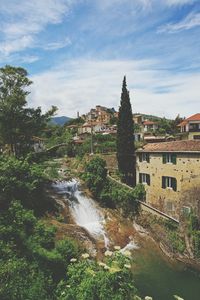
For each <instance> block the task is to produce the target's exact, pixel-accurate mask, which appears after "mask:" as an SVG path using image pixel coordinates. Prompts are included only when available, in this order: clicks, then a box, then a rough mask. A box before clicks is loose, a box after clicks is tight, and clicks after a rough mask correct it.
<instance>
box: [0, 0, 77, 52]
mask: <svg viewBox="0 0 200 300" xmlns="http://www.w3.org/2000/svg"><path fill="white" fill-rule="evenodd" d="M74 2H75V1H72V0H45V1H44V0H43V1H41V0H31V1H27V0H21V1H20V5H19V1H18V0H10V1H0V17H1V18H0V32H1V33H2V34H3V40H4V42H2V43H1V52H3V51H4V53H5V55H8V54H10V53H13V52H17V51H21V50H24V49H26V48H28V47H30V46H33V45H34V42H35V36H36V34H38V33H40V32H41V31H42V30H44V29H45V27H46V26H47V25H48V24H58V23H60V22H62V20H63V17H64V16H65V15H66V14H68V13H69V11H70V8H71V5H72V4H73V3H74ZM27 39H29V42H28V41H27ZM30 40H31V43H30ZM54 46H55V45H54ZM52 47H53V46H52Z"/></svg>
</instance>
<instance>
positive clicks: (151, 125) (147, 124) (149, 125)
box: [143, 120, 158, 133]
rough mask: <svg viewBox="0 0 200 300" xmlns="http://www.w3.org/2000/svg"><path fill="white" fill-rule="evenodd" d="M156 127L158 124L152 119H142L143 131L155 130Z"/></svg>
mask: <svg viewBox="0 0 200 300" xmlns="http://www.w3.org/2000/svg"><path fill="white" fill-rule="evenodd" d="M157 129H158V124H157V123H156V122H154V121H148V120H146V121H144V122H143V131H144V133H146V132H155V131H156V130H157Z"/></svg>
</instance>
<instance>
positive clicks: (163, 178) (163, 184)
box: [162, 176, 166, 189]
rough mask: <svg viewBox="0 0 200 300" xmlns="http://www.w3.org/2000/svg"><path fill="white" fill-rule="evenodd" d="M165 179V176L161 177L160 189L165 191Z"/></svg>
mask: <svg viewBox="0 0 200 300" xmlns="http://www.w3.org/2000/svg"><path fill="white" fill-rule="evenodd" d="M165 179H166V177H165V176H162V188H163V189H166V180H165Z"/></svg>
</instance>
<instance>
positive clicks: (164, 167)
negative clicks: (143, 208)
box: [136, 140, 200, 219]
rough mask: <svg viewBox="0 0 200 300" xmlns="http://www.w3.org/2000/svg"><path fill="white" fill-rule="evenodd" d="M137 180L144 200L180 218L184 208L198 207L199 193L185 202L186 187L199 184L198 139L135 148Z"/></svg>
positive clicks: (199, 150)
mask: <svg viewBox="0 0 200 300" xmlns="http://www.w3.org/2000/svg"><path fill="white" fill-rule="evenodd" d="M136 155H137V170H136V174H137V183H143V184H144V185H145V190H146V202H147V203H148V204H150V205H151V206H153V207H154V208H157V209H159V210H160V211H162V212H164V213H166V214H168V215H170V216H172V217H175V218H177V219H178V218H179V216H180V215H181V213H182V212H183V211H184V210H188V211H190V210H191V208H195V206H196V207H198V208H199V209H200V197H199V194H197V195H196V196H195V197H194V199H193V200H194V202H193V203H192V200H190V203H187V204H186V203H185V202H184V199H185V195H186V192H187V191H192V190H195V189H196V188H197V187H200V141H194V140H193V141H192V140H190V141H173V142H162V143H151V144H147V145H145V146H144V147H143V148H142V149H138V150H137V154H136Z"/></svg>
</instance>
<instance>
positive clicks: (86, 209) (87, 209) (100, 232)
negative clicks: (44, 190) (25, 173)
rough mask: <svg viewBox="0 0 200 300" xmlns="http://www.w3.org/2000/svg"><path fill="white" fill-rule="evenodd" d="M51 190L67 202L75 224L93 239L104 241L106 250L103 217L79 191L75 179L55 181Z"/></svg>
mask: <svg viewBox="0 0 200 300" xmlns="http://www.w3.org/2000/svg"><path fill="white" fill-rule="evenodd" d="M53 188H54V189H55V190H56V191H57V193H59V194H62V195H63V196H65V197H66V199H67V200H68V203H69V209H70V212H71V214H72V217H73V218H74V221H75V222H76V224H78V225H80V226H82V227H84V228H85V229H87V230H88V232H89V233H90V234H91V235H92V236H94V237H95V238H101V239H102V240H104V243H105V247H106V248H107V247H108V245H109V239H108V237H107V236H106V232H105V230H104V226H103V223H104V222H105V219H104V216H103V214H102V212H101V210H100V208H99V207H98V206H97V204H96V203H95V201H94V200H92V199H91V198H89V197H88V196H85V195H84V194H83V192H81V191H80V190H79V182H78V181H77V180H75V179H72V180H71V181H56V182H55V183H53Z"/></svg>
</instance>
